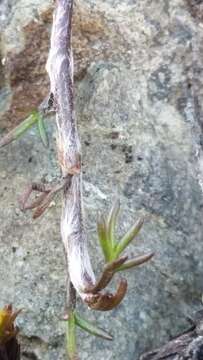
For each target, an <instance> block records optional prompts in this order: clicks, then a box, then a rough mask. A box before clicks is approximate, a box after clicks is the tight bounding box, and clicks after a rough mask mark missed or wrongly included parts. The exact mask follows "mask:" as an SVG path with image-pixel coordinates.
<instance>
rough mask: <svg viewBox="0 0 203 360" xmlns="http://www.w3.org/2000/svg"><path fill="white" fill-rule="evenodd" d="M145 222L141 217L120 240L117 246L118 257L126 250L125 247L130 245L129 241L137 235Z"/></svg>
mask: <svg viewBox="0 0 203 360" xmlns="http://www.w3.org/2000/svg"><path fill="white" fill-rule="evenodd" d="M143 223H144V218H141V219H139V220H138V222H136V223H135V224H134V225H133V226H132V227H131V228H130V230H129V231H127V233H126V234H125V235H124V236H123V238H122V239H121V240H120V242H119V243H118V245H117V246H116V249H115V254H116V257H118V256H119V255H120V254H121V253H122V252H123V251H124V250H125V248H126V247H127V246H128V245H129V243H130V242H131V241H132V240H133V239H134V238H135V237H136V236H137V234H138V233H139V231H140V229H141V227H142V225H143Z"/></svg>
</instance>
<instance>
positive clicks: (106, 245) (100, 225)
mask: <svg viewBox="0 0 203 360" xmlns="http://www.w3.org/2000/svg"><path fill="white" fill-rule="evenodd" d="M97 232H98V237H99V242H100V246H101V248H102V251H103V254H104V257H105V260H106V261H109V260H110V259H111V253H112V249H111V243H110V241H109V238H108V233H107V226H106V222H105V219H104V217H103V216H102V215H100V217H99V220H98V221H97Z"/></svg>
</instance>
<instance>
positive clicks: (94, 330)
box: [75, 313, 113, 340]
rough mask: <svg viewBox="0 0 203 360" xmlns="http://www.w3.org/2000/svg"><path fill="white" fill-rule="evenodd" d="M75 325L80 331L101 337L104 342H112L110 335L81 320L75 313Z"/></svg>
mask: <svg viewBox="0 0 203 360" xmlns="http://www.w3.org/2000/svg"><path fill="white" fill-rule="evenodd" d="M75 323H76V325H77V326H79V327H80V328H81V329H83V330H85V331H87V332H88V333H89V334H91V335H94V336H98V337H101V338H103V339H105V340H113V337H112V335H110V334H109V333H108V332H106V331H105V330H103V329H101V328H99V327H97V326H96V325H95V324H93V323H91V322H89V321H87V320H85V319H83V318H81V316H79V315H78V314H76V313H75Z"/></svg>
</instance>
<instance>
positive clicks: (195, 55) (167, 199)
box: [0, 0, 203, 360]
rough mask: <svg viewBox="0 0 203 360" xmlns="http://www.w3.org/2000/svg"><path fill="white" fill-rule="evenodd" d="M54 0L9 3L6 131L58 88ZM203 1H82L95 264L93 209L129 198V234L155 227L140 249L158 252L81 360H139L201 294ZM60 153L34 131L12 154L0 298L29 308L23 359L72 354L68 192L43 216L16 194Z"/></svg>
mask: <svg viewBox="0 0 203 360" xmlns="http://www.w3.org/2000/svg"><path fill="white" fill-rule="evenodd" d="M52 6H53V5H52V3H51V1H48V0H46V1H43V2H42V1H39V0H32V1H31V0H10V1H8V0H7V1H5V0H4V1H1V3H0V19H1V24H0V29H1V32H2V36H1V47H0V53H1V65H0V105H1V108H0V112H1V115H2V116H1V120H0V126H1V128H2V131H3V129H4V131H5V129H8V128H10V127H13V126H14V125H15V124H17V123H19V122H20V121H21V119H23V118H24V117H25V116H26V115H27V114H28V113H29V112H30V111H31V110H32V109H33V108H35V107H36V106H38V105H39V104H40V103H41V101H42V100H43V98H44V96H45V95H46V94H47V93H48V91H49V82H48V78H47V75H46V72H45V69H44V66H45V62H46V57H47V51H48V47H49V44H48V39H49V34H50V26H51V13H52ZM202 6H203V5H202V1H195V0H191V1H190V0H187V1H186V0H185V1H184V0H170V1H169V0H165V1H163V0H157V1H151V0H142V1H141V0H140V1H139V0H137V1H134V0H124V1H120V0H114V1H113V0H107V1H106V2H103V1H100V0H88V1H86V2H85V1H83V0H79V1H76V2H75V12H74V26H73V48H74V54H75V79H76V91H75V94H76V112H77V117H78V124H79V130H80V134H81V140H82V147H83V165H84V166H83V172H84V208H85V215H86V226H87V231H88V239H89V249H90V251H91V254H92V260H93V263H94V265H95V269H96V270H97V271H99V266H102V260H101V253H100V250H99V248H98V245H97V237H96V217H97V213H98V211H100V210H104V209H107V208H109V206H110V204H111V202H112V200H113V199H114V198H115V197H116V196H119V198H120V199H121V203H122V215H121V217H120V228H119V229H118V230H119V232H120V233H121V232H122V231H124V229H126V228H127V227H128V226H129V225H130V224H131V223H132V222H133V221H134V220H135V218H136V217H138V216H139V214H140V213H144V214H146V215H148V221H147V222H146V224H145V225H144V228H143V230H142V231H141V233H140V236H139V239H138V240H137V242H135V243H134V244H133V245H132V246H131V248H130V253H131V254H136V253H139V252H143V251H148V250H149V249H152V250H154V251H155V253H156V256H155V258H154V260H153V261H152V262H151V263H149V264H148V265H146V266H143V267H142V268H140V269H138V270H136V271H135V272H134V273H132V272H131V273H129V274H127V278H128V280H129V291H128V295H127V297H126V299H125V301H124V302H123V303H122V304H121V306H119V308H117V309H115V310H114V311H112V312H110V313H108V314H103V313H93V312H91V313H90V311H88V310H85V309H84V306H81V305H80V308H81V310H82V311H84V312H85V314H86V316H87V317H89V318H92V319H97V320H98V321H99V323H100V324H101V325H102V326H104V327H106V328H109V329H111V331H112V333H113V334H114V336H115V340H114V342H112V343H108V342H103V341H100V340H96V339H94V338H90V337H89V336H88V335H86V334H84V333H81V334H80V336H79V347H80V354H81V359H82V360H86V359H94V360H102V359H105V360H113V359H119V360H121V359H122V360H123V359H127V360H135V359H138V358H139V354H141V353H142V352H144V351H147V350H150V349H152V348H153V347H158V346H159V345H161V344H162V343H165V342H167V341H168V340H169V339H170V337H171V336H174V335H175V334H176V333H177V332H179V331H182V330H183V328H184V327H185V325H186V323H187V320H186V316H188V315H190V314H192V313H193V312H194V311H195V310H197V309H198V308H200V307H201V294H202V290H203V284H202V278H203V261H202V259H203V246H202V240H203V238H202V233H203V217H202V210H203V195H202V189H201V186H202V183H203V180H202V179H203V159H202V147H203V137H202V129H203V110H202V104H203V90H202V89H203V87H202V75H203V66H202V61H203V60H202V59H203V45H202V44H203V32H202V27H203V20H202V19H203V9H202ZM53 124H54V120H51V119H50V120H47V126H48V129H49V134H50V148H49V149H44V148H43V147H42V145H41V142H40V139H39V136H38V135H37V130H36V129H32V130H31V131H30V132H29V133H27V134H26V135H25V136H24V138H22V139H21V140H19V141H16V142H15V143H14V144H11V145H10V146H8V147H7V148H4V149H3V150H1V156H0V177H1V182H0V205H1V212H0V219H1V227H0V241H1V246H0V253H1V262H0V275H1V276H0V289H1V296H0V303H1V304H2V305H3V304H5V303H8V302H12V303H13V304H15V306H16V307H22V308H24V309H25V310H24V313H23V314H22V315H21V317H20V318H19V325H20V327H21V340H22V344H23V346H22V348H23V349H22V351H23V360H26V359H36V360H42V359H43V360H48V359H49V360H56V359H57V360H64V359H65V350H64V331H65V324H64V323H63V322H61V321H60V318H61V316H62V315H63V309H64V298H65V285H64V284H65V271H64V257H63V248H62V244H61V241H60V233H59V222H60V206H61V202H60V196H59V198H58V199H57V200H56V201H55V204H53V206H52V207H51V208H50V210H49V211H48V212H47V213H46V214H45V215H44V216H43V217H42V218H40V219H39V220H37V221H35V222H33V221H32V220H31V215H30V214H27V213H26V214H22V213H21V212H20V211H19V209H18V203H17V198H18V196H19V194H20V193H21V192H22V191H23V189H24V187H25V185H26V183H27V182H28V181H29V180H40V179H44V180H47V181H56V180H57V178H58V177H59V176H60V174H59V170H58V168H57V162H56V157H55V139H54V136H55V135H54V125H53Z"/></svg>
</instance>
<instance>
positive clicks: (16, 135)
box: [0, 112, 37, 147]
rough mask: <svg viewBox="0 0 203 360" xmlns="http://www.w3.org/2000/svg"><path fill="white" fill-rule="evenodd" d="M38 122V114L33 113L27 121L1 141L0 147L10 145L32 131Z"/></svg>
mask: <svg viewBox="0 0 203 360" xmlns="http://www.w3.org/2000/svg"><path fill="white" fill-rule="evenodd" d="M36 122H37V118H36V112H32V113H31V114H30V116H28V117H27V118H26V119H25V120H23V121H22V122H21V123H20V124H19V125H18V126H16V127H15V128H14V129H12V130H11V131H9V133H8V134H6V135H5V136H4V137H3V138H2V139H1V140H0V147H3V146H5V145H8V144H9V143H10V142H12V141H14V140H16V139H17V138H19V137H20V136H21V135H23V134H24V132H26V131H27V130H28V129H30V128H31V127H32V126H33V125H34V124H35V123H36Z"/></svg>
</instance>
